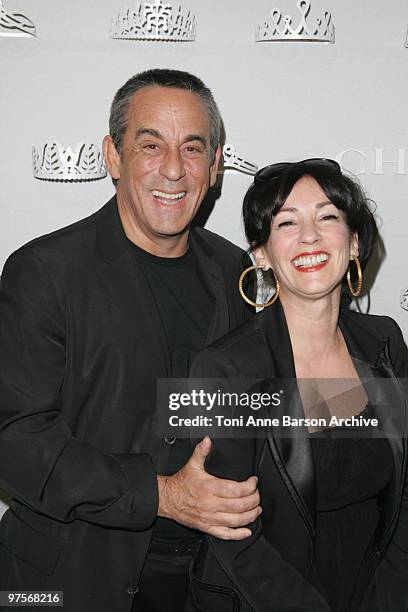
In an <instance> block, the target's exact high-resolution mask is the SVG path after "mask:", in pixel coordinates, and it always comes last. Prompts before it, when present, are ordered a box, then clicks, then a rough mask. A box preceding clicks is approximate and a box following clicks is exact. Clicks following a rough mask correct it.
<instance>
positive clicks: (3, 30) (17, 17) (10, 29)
mask: <svg viewBox="0 0 408 612" xmlns="http://www.w3.org/2000/svg"><path fill="white" fill-rule="evenodd" d="M0 36H15V37H21V36H27V37H34V36H36V29H35V25H34V24H33V22H32V21H31V19H29V18H28V17H26V16H25V15H22V14H21V13H10V12H8V11H7V10H6V9H5V5H4V2H2V0H0Z"/></svg>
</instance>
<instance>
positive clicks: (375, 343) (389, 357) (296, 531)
mask: <svg viewBox="0 0 408 612" xmlns="http://www.w3.org/2000/svg"><path fill="white" fill-rule="evenodd" d="M339 326H340V329H341V331H342V333H343V336H344V338H345V341H346V344H347V347H348V350H349V353H350V355H351V357H352V360H353V363H354V365H355V367H356V370H357V372H358V374H359V376H360V378H361V379H362V380H363V381H364V380H371V381H373V379H378V380H377V381H376V384H375V385H370V391H369V399H370V401H372V403H373V404H374V406H375V410H376V415H377V417H378V418H379V420H380V423H381V425H382V427H383V429H384V430H385V432H386V435H387V437H388V439H389V443H390V446H391V449H392V453H393V457H394V474H393V478H392V480H391V482H390V484H389V485H388V487H387V490H386V492H385V494H384V499H383V503H382V506H381V514H380V520H379V523H378V526H377V529H376V532H375V535H374V542H373V546H372V547H370V552H369V553H367V555H366V557H365V559H364V561H363V563H362V566H361V568H360V572H359V574H358V576H357V577H356V584H355V589H354V593H353V597H352V600H351V601H350V603H349V607H348V610H350V611H354V610H361V611H364V612H376V611H378V612H379V611H381V612H406V611H407V610H408V485H407V482H406V469H407V444H406V432H407V426H406V420H407V395H408V394H407V380H406V379H407V378H408V356H407V349H406V346H405V343H404V339H403V337H402V334H401V331H400V329H399V327H398V325H397V324H396V323H395V321H393V320H392V319H390V318H389V317H384V316H374V315H366V314H360V313H357V312H354V311H351V310H348V309H341V311H340V315H339ZM190 374H191V376H192V377H193V378H224V379H228V378H235V379H236V378H249V379H259V380H263V381H267V380H268V379H269V380H273V379H276V378H295V367H294V361H293V353H292V346H291V342H290V337H289V332H288V328H287V325H286V320H285V315H284V312H283V308H282V306H281V304H280V303H279V302H277V303H275V304H274V305H273V306H271V307H269V308H266V309H264V310H263V311H262V312H261V313H259V314H257V315H256V316H255V317H253V318H252V319H250V320H249V321H247V322H246V323H244V324H243V325H241V326H240V327H238V328H237V329H236V330H235V331H233V332H232V333H231V334H229V335H227V336H225V337H224V338H222V339H220V340H218V341H217V342H216V343H215V344H213V345H212V346H211V347H209V348H207V349H204V350H203V351H201V352H200V353H199V354H198V355H197V357H196V359H195V361H194V363H193V365H192V369H191V373H190ZM384 379H386V380H384ZM377 382H378V384H377ZM373 394H374V397H373ZM298 410H299V414H302V406H301V402H300V401H299V406H298ZM292 416H293V414H292ZM266 438H267V442H266V443H265V440H264V441H263V442H262V441H254V439H237V438H235V439H233V438H228V439H225V438H224V439H217V438H214V439H213V448H212V452H211V455H210V457H209V458H208V460H207V464H206V467H207V469H208V471H209V472H211V473H213V474H216V475H217V476H220V477H225V478H234V479H238V480H243V479H245V478H247V477H248V476H250V475H251V474H253V473H256V472H258V474H259V464H260V461H259V459H260V455H261V452H260V447H261V446H263V452H264V453H266V455H265V454H264V461H263V462H262V463H263V465H264V466H265V465H267V466H268V471H267V473H265V468H263V469H261V473H260V474H259V476H260V491H261V500H262V501H261V504H262V506H263V514H262V524H261V521H260V520H258V521H257V522H256V523H255V524H253V525H251V527H252V536H250V537H249V538H247V539H246V540H242V541H241V542H231V541H222V540H219V539H217V538H214V537H211V536H208V537H207V539H206V542H205V544H204V546H203V547H202V550H201V552H200V555H199V557H198V560H197V562H196V564H195V566H194V568H193V573H192V591H191V599H190V602H189V604H188V606H187V608H186V609H187V610H208V611H210V610H211V611H212V612H214V611H215V610H222V612H229V611H231V612H236V611H238V610H241V611H247V610H248V611H249V610H255V611H256V612H267V611H268V612H271V611H279V612H285V611H288V610H291V611H292V610H293V611H296V612H299V611H306V610H308V611H309V610H310V612H319V611H323V610H326V611H327V610H329V609H330V608H329V606H328V604H327V603H326V601H325V600H324V599H323V597H322V596H321V595H320V594H319V592H318V590H317V589H316V588H315V587H314V572H313V563H312V559H313V542H314V524H315V520H314V518H315V510H316V509H315V493H314V491H315V487H314V484H315V483H314V470H313V461H312V455H311V449H310V443H309V439H308V437H307V435H303V436H299V437H297V438H296V439H294V438H293V437H290V438H289V437H279V436H276V433H275V434H274V433H273V431H272V429H270V430H269V431H268V432H267V434H266ZM268 453H270V455H268ZM265 458H267V459H268V460H267V461H266V460H265Z"/></svg>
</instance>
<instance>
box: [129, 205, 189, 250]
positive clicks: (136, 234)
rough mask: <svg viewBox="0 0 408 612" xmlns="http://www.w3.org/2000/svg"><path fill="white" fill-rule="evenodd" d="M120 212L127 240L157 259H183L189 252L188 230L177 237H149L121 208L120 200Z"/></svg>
mask: <svg viewBox="0 0 408 612" xmlns="http://www.w3.org/2000/svg"><path fill="white" fill-rule="evenodd" d="M118 211H119V217H120V220H121V223H122V226H123V230H124V232H125V234H126V236H127V238H128V239H129V240H130V242H133V244H135V245H136V246H138V247H140V248H141V249H143V250H144V251H147V252H148V253H150V254H151V255H156V257H181V256H182V255H184V254H185V253H186V252H187V250H188V238H189V233H190V232H189V229H188V228H187V229H186V230H185V231H184V232H183V233H181V234H177V235H175V236H168V235H163V236H162V235H159V234H157V235H154V234H152V235H147V234H146V233H145V232H143V230H142V229H141V227H140V226H139V225H138V224H137V223H136V222H135V220H134V219H133V217H131V216H130V215H129V214H127V211H126V209H125V208H124V207H121V206H120V202H119V198H118Z"/></svg>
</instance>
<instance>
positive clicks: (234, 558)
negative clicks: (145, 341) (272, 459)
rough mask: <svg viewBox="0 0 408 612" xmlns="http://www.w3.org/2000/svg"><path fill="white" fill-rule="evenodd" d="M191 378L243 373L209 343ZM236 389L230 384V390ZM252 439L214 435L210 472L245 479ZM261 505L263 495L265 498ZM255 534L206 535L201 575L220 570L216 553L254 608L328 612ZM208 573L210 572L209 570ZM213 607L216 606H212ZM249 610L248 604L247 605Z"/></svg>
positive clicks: (256, 529)
mask: <svg viewBox="0 0 408 612" xmlns="http://www.w3.org/2000/svg"><path fill="white" fill-rule="evenodd" d="M190 376H191V377H193V378H207V379H208V378H218V379H227V378H239V377H240V372H239V368H237V367H236V365H235V364H234V361H233V360H232V359H231V357H230V356H229V355H228V353H227V352H224V351H222V350H217V349H215V348H208V349H205V350H203V351H201V352H200V353H198V355H197V356H196V358H195V360H194V362H193V364H192V367H191V371H190ZM231 390H232V389H231ZM250 442H251V443H252V444H253V445H254V444H255V441H254V440H252V441H251V440H248V439H234V438H230V439H220V438H213V439H212V444H213V447H212V451H211V454H210V456H209V461H208V462H207V464H206V468H207V469H208V471H209V472H210V473H212V474H214V475H216V476H218V477H222V478H230V479H234V480H244V479H246V478H248V477H249V476H250V475H251V474H253V473H254V467H255V466H254V464H253V462H252V461H251V458H253V457H255V456H256V455H257V453H255V452H251V449H250V448H249V446H248V444H249V443H250ZM261 504H262V500H261ZM248 527H249V528H250V529H251V531H252V535H251V536H250V537H248V538H246V539H245V540H241V541H226V540H220V539H218V538H215V537H213V536H207V541H208V544H209V548H207V549H204V550H206V551H208V550H210V551H211V553H212V554H208V559H207V561H205V560H201V562H200V563H199V564H198V566H199V567H202V568H204V573H203V574H202V575H201V576H200V577H199V580H201V581H202V582H205V581H206V580H208V581H211V580H212V579H213V577H214V576H216V575H217V570H214V568H212V567H210V566H211V563H214V557H215V558H216V559H217V561H218V564H219V566H221V568H222V570H223V571H224V572H225V575H226V576H227V577H228V579H229V581H230V582H231V583H232V584H233V585H234V586H235V588H236V589H237V590H238V591H239V592H240V593H241V596H242V597H243V599H244V600H245V601H246V603H247V605H249V606H250V609H251V610H254V611H256V612H272V611H274V610H279V611H280V612H289V611H291V612H295V611H296V612H329V611H330V607H329V605H328V604H327V602H326V600H325V599H324V598H323V597H322V596H321V595H320V594H319V593H318V591H317V590H316V589H315V588H314V587H313V585H312V584H310V583H309V582H308V581H307V580H306V579H305V578H304V577H303V576H302V575H301V573H300V572H298V571H297V570H296V569H295V568H294V567H293V566H292V565H291V564H290V563H288V562H286V561H285V560H284V559H283V558H282V556H281V555H280V554H279V552H278V551H277V550H276V549H275V548H274V547H273V546H272V545H271V544H270V543H269V541H268V540H267V539H266V538H265V537H264V535H263V533H262V523H261V520H260V519H258V520H257V521H256V523H253V524H251V525H248ZM205 572H206V573H205ZM214 609H215V608H214ZM245 609H247V608H245Z"/></svg>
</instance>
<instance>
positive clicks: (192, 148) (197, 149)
mask: <svg viewBox="0 0 408 612" xmlns="http://www.w3.org/2000/svg"><path fill="white" fill-rule="evenodd" d="M184 150H185V151H186V152H187V153H201V149H200V147H196V146H194V145H188V146H187V147H186V148H185V149H184Z"/></svg>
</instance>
